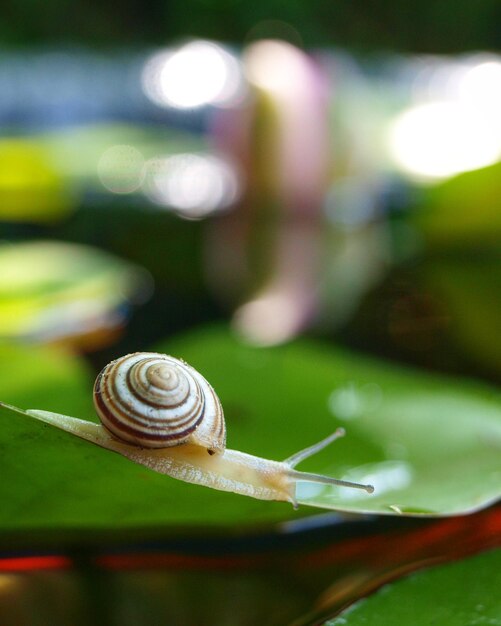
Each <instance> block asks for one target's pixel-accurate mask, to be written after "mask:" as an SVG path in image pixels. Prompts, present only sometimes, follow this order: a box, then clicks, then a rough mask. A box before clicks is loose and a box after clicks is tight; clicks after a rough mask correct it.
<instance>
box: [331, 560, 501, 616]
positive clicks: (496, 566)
mask: <svg viewBox="0 0 501 626" xmlns="http://www.w3.org/2000/svg"><path fill="white" fill-rule="evenodd" d="M500 571H501V550H492V551H491V552H485V553H483V554H479V555H477V556H474V557H471V558H468V559H465V560H463V561H459V562H457V563H449V564H447V565H442V566H440V567H434V568H432V569H429V570H426V571H422V572H419V573H416V574H413V575H411V576H409V577H407V578H404V579H402V580H399V581H397V582H395V583H393V584H391V585H386V586H385V587H383V588H382V589H380V590H379V591H378V592H377V593H375V594H374V595H372V596H370V597H369V598H367V599H365V600H361V601H359V602H357V603H356V604H354V605H353V606H352V607H350V608H349V609H347V610H346V611H344V612H343V613H342V614H341V615H340V616H339V617H337V618H336V619H334V620H330V621H328V622H327V623H326V626H341V624H342V625H343V626H358V625H359V624H360V625H361V624H370V625H371V626H380V625H381V626H392V625H393V624H398V626H400V625H401V624H405V625H406V626H414V625H415V626H423V624H440V626H456V625H457V624H462V625H463V626H473V625H474V624H491V625H493V626H495V625H497V626H500V625H501V594H500V593H499V572H500Z"/></svg>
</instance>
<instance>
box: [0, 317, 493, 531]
mask: <svg viewBox="0 0 501 626" xmlns="http://www.w3.org/2000/svg"><path fill="white" fill-rule="evenodd" d="M157 349H158V350H159V351H166V352H168V353H170V354H173V355H174V356H178V357H183V358H184V359H186V360H187V361H188V362H190V363H191V364H192V365H194V366H195V367H196V368H197V369H199V370H200V371H201V372H202V373H203V374H204V375H205V376H206V377H207V378H208V379H209V380H210V381H211V383H212V384H213V385H214V387H215V389H216V390H217V392H218V393H219V395H220V397H221V400H222V403H223V406H224V407H225V413H226V416H227V425H228V446H229V447H230V448H234V449H239V450H243V451H245V452H248V453H251V454H256V455H259V456H263V457H266V458H272V459H278V460H280V459H283V458H285V457H287V456H289V455H291V454H292V453H294V452H295V451H297V450H298V449H299V448H302V447H304V446H307V445H309V444H311V443H314V442H315V441H318V440H319V439H321V438H322V437H324V436H325V435H327V434H328V433H330V432H332V431H333V430H334V429H335V428H336V427H337V426H339V425H344V426H346V428H347V430H348V435H347V437H346V438H345V439H344V440H341V441H340V442H336V443H335V444H333V445H332V446H331V447H330V448H328V449H326V450H324V451H323V452H322V453H321V454H319V455H318V456H317V457H314V458H312V459H309V460H308V461H306V462H305V463H304V464H303V465H304V467H301V469H305V470H310V471H317V472H321V473H325V474H328V475H331V476H336V477H339V478H348V479H360V480H363V481H367V482H373V483H374V484H375V486H376V490H377V491H376V493H375V494H374V495H373V496H369V495H368V494H366V493H365V492H358V491H355V490H348V489H345V488H334V487H326V488H323V487H322V486H320V487H317V486H311V485H308V484H306V483H305V484H304V485H303V486H302V488H301V489H300V499H301V500H302V501H303V502H307V503H309V504H312V505H316V504H318V505H320V506H324V507H327V508H333V509H341V510H347V511H369V512H374V513H398V512H400V511H402V512H404V513H416V514H432V515H444V514H451V513H459V512H466V511H470V510H473V509H476V508H479V507H481V506H484V505H486V504H487V503H488V502H490V501H492V500H494V499H496V498H497V497H499V495H500V485H501V480H500V470H501V468H500V456H501V455H500V454H499V446H500V441H501V398H500V395H499V394H497V393H496V392H494V391H493V390H492V389H490V388H488V387H484V386H482V385H477V384H473V383H469V382H465V381H463V382H454V381H451V380H449V379H446V378H439V377H437V378H435V377H432V376H426V375H423V374H420V373H417V372H414V371H412V370H402V368H398V367H395V366H393V367H391V366H389V365H388V364H385V363H380V362H377V361H373V360H369V359H365V358H363V357H361V356H359V355H354V354H349V353H346V352H343V351H339V350H337V349H334V348H330V349H327V348H325V347H322V346H319V345H316V344H312V343H307V342H304V343H302V342H298V343H296V344H292V345H287V346H283V347H280V348H273V349H272V348H270V349H258V348H252V347H249V346H245V345H242V344H241V343H239V342H238V341H237V340H236V339H235V338H234V337H233V336H231V335H230V334H229V333H228V332H227V331H226V330H224V329H209V330H202V331H200V332H195V333H192V334H190V335H187V336H184V337H182V338H179V339H178V340H176V341H172V342H170V343H168V344H167V343H166V344H163V345H160V346H157ZM29 355H30V352H26V353H25V354H24V356H21V357H17V358H16V359H10V360H7V359H8V356H9V355H8V354H7V355H6V356H2V358H1V361H2V362H3V363H7V362H8V363H9V376H8V377H7V378H6V379H5V378H4V379H0V398H1V399H2V400H4V401H6V402H10V403H12V404H16V405H18V406H21V407H24V408H43V409H48V410H54V411H58V412H62V413H66V414H68V413H69V414H73V415H75V416H77V417H82V418H90V416H91V414H92V411H91V409H90V384H88V390H87V393H88V397H87V399H86V400H85V401H82V400H80V401H82V402H85V407H88V408H87V410H74V411H73V410H72V407H71V406H68V404H69V400H70V399H71V397H72V396H71V394H72V393H74V392H72V391H71V389H72V388H74V387H73V386H74V385H75V386H76V388H77V389H78V390H79V398H81V396H80V393H83V390H82V386H84V384H83V382H82V379H81V373H80V372H79V370H78V369H77V371H73V373H72V371H71V369H69V368H68V367H67V362H66V361H61V362H58V361H57V360H54V357H51V359H52V360H51V363H52V367H51V368H47V367H45V366H44V361H43V360H42V361H41V362H40V363H39V364H37V361H36V360H33V359H41V358H42V357H39V356H37V355H38V353H35V352H34V353H33V357H32V360H31V361H30V360H29V359H27V363H26V362H23V360H24V359H26V357H27V356H29ZM26 367H27V368H28V370H29V372H30V375H29V376H28V377H25V376H23V373H24V371H25V369H26ZM77 374H78V376H77ZM73 376H75V378H76V379H77V382H70V381H71V380H72V379H73ZM39 377H40V378H39ZM77 383H78V384H77ZM41 390H43V393H41ZM76 408H78V407H76ZM91 419H92V418H91ZM0 445H1V448H2V454H1V457H0V458H1V468H2V469H1V474H2V477H3V480H2V481H0V498H1V500H2V502H3V505H2V507H1V508H0V527H3V528H20V527H32V528H33V527H35V528H36V527H47V526H50V527H57V528H66V529H71V528H76V527H80V528H96V527H99V528H107V527H113V528H115V529H116V528H131V527H143V528H144V527H150V528H152V527H153V528H154V527H158V526H164V525H171V526H181V525H182V526H183V527H185V528H186V527H189V526H198V527H203V526H211V525H212V526H213V525H250V524H257V523H262V522H276V521H279V520H284V519H288V518H290V517H292V516H293V515H305V514H309V513H311V512H312V511H313V509H310V508H309V507H300V509H299V511H298V512H297V513H294V512H293V510H292V508H291V507H290V505H288V504H285V503H274V502H263V501H258V500H254V499H251V498H247V497H243V496H239V495H235V494H230V493H223V492H218V491H214V490H212V489H207V488H203V487H198V486H195V485H189V484H186V483H183V482H180V481H176V480H174V479H171V478H168V477H166V476H163V475H160V474H155V473H153V472H151V471H149V470H147V469H145V468H144V467H141V466H138V465H135V464H133V463H131V462H129V461H127V460H126V459H123V458H121V457H119V456H118V455H115V454H112V453H110V452H109V451H106V450H103V449H100V448H97V447H95V446H92V445H90V444H88V443H86V442H84V441H81V440H79V439H76V438H74V437H72V436H71V435H68V434H66V433H64V432H60V431H58V430H55V429H53V428H51V427H49V426H46V425H43V424H41V423H37V422H34V421H33V422H31V421H30V420H29V419H28V418H23V417H22V416H18V415H14V414H9V413H8V412H6V411H2V412H1V413H0ZM312 487H314V489H313V488H312Z"/></svg>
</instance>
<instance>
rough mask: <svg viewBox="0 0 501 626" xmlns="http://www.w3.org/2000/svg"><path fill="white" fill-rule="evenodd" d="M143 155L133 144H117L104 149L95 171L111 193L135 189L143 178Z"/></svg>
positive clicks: (129, 191) (130, 191) (122, 192)
mask: <svg viewBox="0 0 501 626" xmlns="http://www.w3.org/2000/svg"><path fill="white" fill-rule="evenodd" d="M144 163H145V161H144V157H143V155H142V154H141V152H140V151H139V150H138V149H137V148H134V146H128V145H117V146H112V147H111V148H108V149H107V150H105V152H104V153H103V154H102V156H101V158H100V159H99V163H98V166H97V172H98V175H99V179H100V180H101V183H102V184H103V185H104V187H106V189H108V191H111V192H112V193H118V194H125V193H132V192H134V191H137V189H139V187H140V186H141V183H142V181H143V178H144Z"/></svg>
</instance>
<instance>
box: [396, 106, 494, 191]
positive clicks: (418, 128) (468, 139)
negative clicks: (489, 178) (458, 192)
mask: <svg viewBox="0 0 501 626" xmlns="http://www.w3.org/2000/svg"><path fill="white" fill-rule="evenodd" d="M389 145H390V152H391V154H392V156H393V159H394V160H395V162H396V164H397V165H398V166H400V167H401V168H402V169H403V170H405V171H406V172H407V173H409V174H410V175H412V176H414V177H415V178H417V179H437V178H448V177H450V176H454V175H455V174H459V173H461V172H466V171H468V170H474V169H478V168H481V167H485V166H487V165H491V164H493V163H495V162H496V161H497V160H498V159H499V158H500V156H501V141H500V137H499V135H498V133H495V132H493V127H492V124H491V120H490V117H486V116H485V115H483V114H482V111H481V110H478V109H477V108H475V107H469V106H465V105H462V104H460V103H456V102H436V103H430V104H422V105H419V106H416V107H412V108H410V109H408V110H407V111H404V113H402V114H401V115H400V116H399V117H398V118H397V119H396V120H395V122H394V124H393V126H392V128H391V130H390V134H389Z"/></svg>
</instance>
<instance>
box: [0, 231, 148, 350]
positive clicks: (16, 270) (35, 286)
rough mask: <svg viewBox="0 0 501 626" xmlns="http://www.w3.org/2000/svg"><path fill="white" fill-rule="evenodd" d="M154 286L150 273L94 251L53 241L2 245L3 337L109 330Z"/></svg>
mask: <svg viewBox="0 0 501 626" xmlns="http://www.w3.org/2000/svg"><path fill="white" fill-rule="evenodd" d="M149 287H150V278H149V276H148V274H147V272H146V271H143V270H141V269H140V268H138V267H136V266H133V265H131V264H129V263H126V262H125V261H121V260H120V259H117V258H115V257H113V256H111V255H109V254H105V253H103V252H100V251H99V250H96V249H94V248H90V247H86V246H82V245H76V244H67V243H60V242H53V241H41V242H40V241H39V242H35V243H33V242H27V243H18V244H4V245H2V246H0V337H3V338H16V339H19V338H21V339H26V338H30V339H31V340H33V339H36V340H41V341H47V340H54V339H61V338H63V339H68V338H71V337H75V336H76V337H78V336H81V335H90V334H91V333H97V332H99V331H101V332H103V333H104V332H109V331H110V330H112V329H113V328H116V327H117V326H119V325H120V324H121V323H123V318H124V308H125V307H126V305H127V304H129V303H130V301H131V300H134V299H135V298H137V297H138V294H139V297H140V298H142V297H143V293H144V292H145V291H148V289H149Z"/></svg>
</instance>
